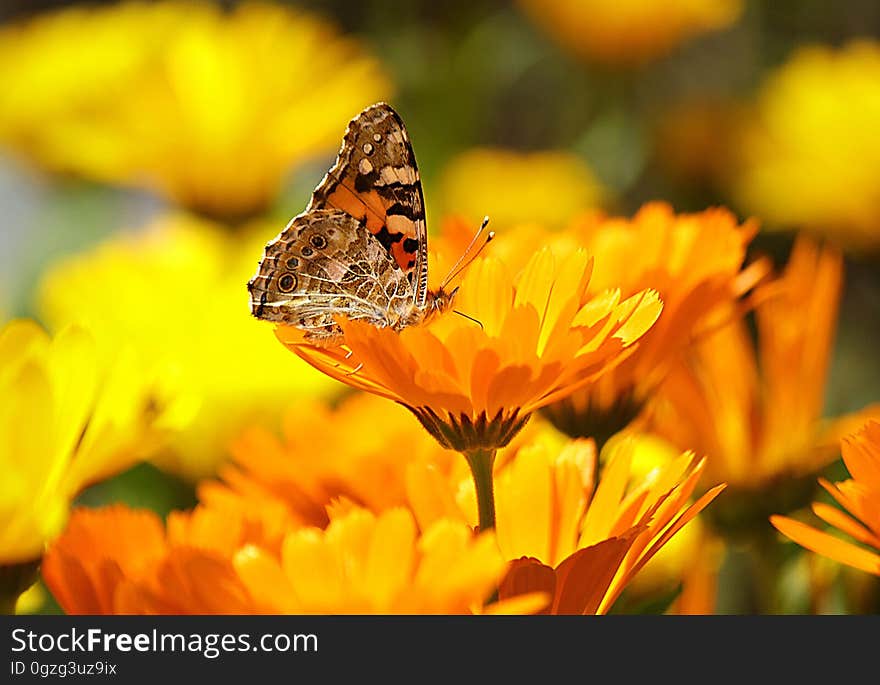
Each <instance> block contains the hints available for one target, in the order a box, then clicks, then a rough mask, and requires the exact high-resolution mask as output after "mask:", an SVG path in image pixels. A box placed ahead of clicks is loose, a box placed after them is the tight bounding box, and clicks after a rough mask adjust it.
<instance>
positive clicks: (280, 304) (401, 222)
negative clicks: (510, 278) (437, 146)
mask: <svg viewBox="0 0 880 685" xmlns="http://www.w3.org/2000/svg"><path fill="white" fill-rule="evenodd" d="M485 223H486V222H485V221H484V222H483V226H481V228H480V231H479V232H478V234H477V236H479V235H480V233H482V229H483V228H485ZM491 237H492V233H491V232H490V233H489V234H488V237H487V239H486V241H485V242H488V240H489V239H491ZM476 240H477V237H476V236H475V238H474V241H473V242H472V244H471V247H473V246H474V245H475V244H476ZM485 242H484V243H483V245H485ZM470 249H471V248H468V250H467V251H465V254H464V255H462V259H460V260H459V263H458V264H457V265H456V267H453V270H452V272H450V276H449V277H447V278H446V279H445V281H444V285H441V286H440V287H439V288H438V289H437V290H436V291H431V290H429V289H428V235H427V226H426V223H425V202H424V198H423V196H422V185H421V182H420V180H419V171H418V167H417V166H416V158H415V155H414V153H413V149H412V145H411V144H410V140H409V136H408V135H407V132H406V128H405V127H404V124H403V121H402V120H401V118H400V116H399V115H398V114H397V112H395V111H394V110H393V109H392V108H391V107H390V106H388V105H387V104H385V103H378V104H375V105H372V106H371V107H368V108H367V109H365V110H364V111H363V112H361V113H360V114H358V115H357V116H356V117H355V118H354V119H352V120H351V122H350V123H349V125H348V129H347V130H346V131H345V135H344V137H343V139H342V147H341V148H340V150H339V155H338V157H337V159H336V162H335V163H334V164H333V166H332V167H331V168H330V170H329V171H328V172H327V174H326V175H325V176H324V178H323V179H322V181H321V182H320V183H319V184H318V187H317V188H316V189H315V191H314V193H313V194H312V199H311V201H310V202H309V205H308V207H307V208H306V211H305V212H303V213H302V214H299V215H298V216H296V217H294V218H293V219H292V220H291V221H290V223H289V224H288V225H287V226H286V227H285V229H284V230H283V231H282V232H281V233H280V234H279V235H278V236H277V237H275V238H274V239H273V240H271V241H270V242H269V243H268V244H267V245H266V249H265V251H264V253H263V257H262V259H261V260H260V264H259V267H258V269H257V273H256V275H255V276H254V277H253V278H252V279H251V280H250V281H249V282H248V291H249V292H250V297H251V311H252V313H253V314H254V316H256V317H257V318H259V319H266V320H268V321H276V322H280V323H285V324H290V325H293V326H297V327H298V328H301V329H303V330H304V331H306V336H305V337H306V338H307V339H309V340H311V341H313V342H318V343H323V344H334V343H335V342H337V341H338V339H339V337H340V335H341V333H342V329H341V328H340V327H339V324H337V323H336V321H335V320H334V317H335V316H337V315H344V316H346V317H348V318H349V319H353V320H362V321H368V322H369V323H371V324H373V325H375V326H378V327H386V326H390V327H391V328H394V329H395V330H401V329H402V328H404V327H406V326H411V325H414V324H418V323H421V322H423V321H425V320H426V319H428V318H429V317H430V316H432V315H434V314H437V313H439V312H442V311H444V310H446V309H448V308H449V307H450V305H451V304H452V300H453V297H454V296H455V290H453V291H451V292H446V291H445V290H444V287H445V285H446V284H448V283H449V282H450V281H451V279H452V278H453V277H454V276H455V275H456V274H457V273H459V272H460V271H461V268H463V267H462V263H463V261H464V258H465V257H466V256H467V254H468V252H470ZM474 256H476V255H474ZM459 267H461V268H459Z"/></svg>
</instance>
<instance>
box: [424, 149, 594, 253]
mask: <svg viewBox="0 0 880 685" xmlns="http://www.w3.org/2000/svg"><path fill="white" fill-rule="evenodd" d="M437 190H438V191H439V193H438V194H437V196H438V197H439V204H440V210H441V211H440V212H439V213H440V214H442V215H450V214H453V213H454V214H455V215H456V216H460V217H462V219H463V222H464V223H466V224H467V226H468V227H469V230H468V232H469V233H470V234H471V235H472V234H473V227H474V226H476V225H478V224H479V222H480V220H481V219H482V218H483V217H484V216H486V215H488V216H489V217H491V219H492V225H493V226H494V227H502V229H503V230H505V231H506V229H507V227H508V226H515V225H518V224H522V223H533V222H534V223H538V224H542V225H546V226H552V227H557V226H561V225H563V224H564V223H566V222H568V221H569V219H570V218H571V217H572V216H573V215H575V214H577V213H578V212H581V211H584V210H587V209H592V208H595V207H599V206H601V204H602V203H603V202H604V200H605V196H606V194H607V191H606V190H605V189H604V188H603V187H602V186H601V185H600V183H599V181H598V179H597V178H596V177H595V175H594V174H593V172H592V170H591V169H590V168H589V167H588V166H587V164H586V162H584V161H583V160H582V159H581V158H580V157H578V156H577V155H573V154H571V153H569V152H563V151H544V152H531V153H523V152H515V151H513V150H504V149H494V148H476V149H472V150H468V151H466V152H464V153H462V154H460V155H458V156H457V157H455V158H453V159H452V161H450V162H449V163H448V164H447V165H446V167H445V168H444V170H443V174H442V176H441V178H440V181H439V184H438V187H437ZM548 197H552V198H553V202H547V198H548ZM467 238H470V235H468V236H467Z"/></svg>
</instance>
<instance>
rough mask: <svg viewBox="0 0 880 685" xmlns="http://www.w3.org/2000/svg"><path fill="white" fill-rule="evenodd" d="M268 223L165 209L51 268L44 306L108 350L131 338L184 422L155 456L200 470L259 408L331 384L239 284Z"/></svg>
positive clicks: (183, 469) (184, 469) (272, 408)
mask: <svg viewBox="0 0 880 685" xmlns="http://www.w3.org/2000/svg"><path fill="white" fill-rule="evenodd" d="M261 235H265V229H264V228H263V229H259V228H258V229H257V230H255V231H254V232H253V233H252V234H251V233H247V232H246V233H243V234H238V235H233V234H230V233H228V232H227V231H224V230H222V229H221V228H220V227H218V226H215V225H213V224H210V223H208V222H206V221H201V220H196V219H193V218H191V217H188V216H185V215H173V216H165V217H160V218H158V219H156V220H155V221H153V222H152V223H151V224H150V225H148V226H146V227H144V228H143V229H142V230H140V231H137V232H132V233H129V234H120V235H119V236H117V237H114V238H112V239H109V240H108V241H106V242H104V243H103V244H100V245H98V246H97V247H95V248H93V249H91V250H89V251H87V252H84V253H81V254H77V255H73V256H68V257H66V258H64V259H62V260H60V261H59V262H58V263H57V264H55V265H53V266H51V267H50V268H49V270H48V272H47V273H46V274H45V276H44V278H43V279H42V282H41V284H40V291H39V310H40V312H41V314H42V316H43V317H44V318H45V320H47V321H48V322H49V323H50V324H51V325H52V326H53V327H56V328H57V327H59V326H62V325H64V324H65V323H66V322H69V321H84V322H87V323H88V325H89V326H90V327H91V328H92V329H93V330H94V331H95V335H96V337H97V338H98V342H99V346H100V349H101V351H102V353H108V352H112V351H113V350H115V349H117V348H119V347H122V346H131V347H133V348H134V350H135V351H136V353H137V355H138V359H139V363H140V364H141V365H143V366H144V368H149V369H151V370H152V371H153V372H154V373H155V374H157V375H158V377H159V379H160V381H161V383H162V386H163V387H164V388H165V389H166V390H167V392H168V393H169V394H170V395H172V396H173V397H174V398H175V400H176V402H175V410H176V412H177V414H178V416H177V423H178V424H179V426H180V430H179V431H177V433H176V434H175V435H174V436H172V439H171V442H170V446H168V447H167V448H166V449H164V450H163V451H162V452H161V453H159V454H157V455H155V460H156V462H157V463H158V464H159V465H161V466H163V467H165V468H168V469H170V470H172V471H174V472H176V473H179V474H182V475H184V476H186V477H190V478H198V477H202V476H206V475H209V474H211V473H213V471H214V469H215V467H216V465H217V463H218V462H219V461H220V460H221V459H223V458H224V457H225V446H226V443H227V442H228V440H229V439H230V438H231V437H232V436H233V435H235V434H237V432H238V431H239V429H240V428H241V427H242V426H244V425H247V424H248V423H249V422H250V421H251V420H253V419H254V418H255V417H267V418H269V417H275V416H278V415H279V414H280V412H281V410H282V409H283V407H284V406H286V405H287V404H288V403H289V402H290V398H291V397H292V396H293V395H294V394H296V393H319V394H324V395H325V396H326V395H327V394H328V391H329V390H330V386H331V384H330V383H329V382H328V381H327V380H326V379H325V378H324V377H322V376H321V375H320V374H318V373H316V372H315V371H314V370H312V369H310V368H308V367H307V366H306V365H305V364H292V363H291V360H290V358H289V355H285V353H284V351H283V349H281V348H280V347H279V346H278V344H277V343H274V341H272V339H271V335H270V334H269V331H268V330H267V329H266V328H265V325H264V324H262V323H261V322H259V321H256V320H254V319H253V318H252V317H251V316H250V315H249V312H248V304H247V293H246V292H244V291H243V288H242V285H241V284H242V283H244V282H247V279H248V278H249V277H250V274H251V272H252V271H253V266H254V258H253V255H254V254H259V251H260V250H261V249H262V247H261V246H262V242H263V239H262V238H261V237H260V236H261Z"/></svg>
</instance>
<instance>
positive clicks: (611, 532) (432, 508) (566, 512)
mask: <svg viewBox="0 0 880 685" xmlns="http://www.w3.org/2000/svg"><path fill="white" fill-rule="evenodd" d="M593 450H594V447H593V444H592V441H588V440H583V439H578V440H572V441H569V442H567V443H565V444H564V445H563V446H562V447H561V448H560V447H558V446H553V445H552V444H550V443H548V442H546V441H535V442H533V443H532V444H525V445H523V446H521V447H520V449H519V450H518V451H517V452H516V453H515V455H513V456H512V457H511V458H510V459H509V460H508V462H507V463H506V464H503V465H500V466H498V467H497V468H496V474H495V482H496V493H495V495H496V500H497V521H496V535H497V538H498V546H499V548H500V549H501V553H502V555H503V557H504V558H505V559H508V560H510V561H511V562H512V564H511V567H510V570H509V572H508V574H507V575H506V577H505V579H504V581H502V583H501V586H500V591H499V596H500V597H501V599H502V600H509V599H511V598H513V597H516V596H518V595H519V594H521V593H526V592H546V593H547V594H548V595H549V596H550V597H552V598H553V599H552V601H551V603H550V605H549V607H548V608H547V610H546V611H548V612H550V613H605V612H607V611H608V610H609V609H610V608H611V606H612V605H613V604H614V602H615V600H616V599H617V598H618V597H619V595H620V593H621V592H622V591H623V589H624V588H625V587H626V586H627V585H628V584H629V583H630V582H631V581H632V579H633V578H634V577H635V575H636V574H637V573H638V572H639V571H640V570H641V568H642V567H643V566H644V565H645V564H646V563H647V562H648V560H649V559H651V558H652V557H653V556H654V555H655V554H656V553H657V552H658V551H659V550H660V549H662V548H663V546H664V545H666V544H667V543H668V541H669V540H670V539H672V538H673V537H674V536H676V535H678V534H679V530H681V528H682V527H684V526H685V524H687V523H688V522H689V521H691V520H692V519H693V518H694V517H695V516H696V515H697V514H698V513H699V512H700V511H701V510H702V509H703V508H704V507H705V506H706V505H707V504H708V503H709V502H711V501H712V499H713V498H714V497H715V496H716V495H717V494H718V493H719V492H720V490H721V486H720V487H718V488H714V489H712V490H710V491H709V492H708V493H706V494H705V495H704V496H703V497H702V498H700V500H699V501H697V502H696V503H694V504H692V505H690V506H688V500H689V498H690V496H691V493H692V492H693V490H694V487H695V486H696V483H697V480H698V479H699V478H700V475H701V473H702V470H703V461H697V460H696V459H695V458H694V457H693V455H691V454H687V453H686V454H683V455H680V456H678V457H677V458H676V459H674V460H672V461H671V462H670V463H668V464H665V465H663V466H662V467H658V468H656V469H653V470H652V471H651V472H650V473H649V474H647V475H644V476H640V475H639V474H638V470H639V469H638V468H637V467H635V466H633V441H632V440H631V439H627V440H625V441H622V442H618V444H617V445H616V446H615V447H614V448H610V456H609V459H608V463H607V466H606V468H605V470H604V472H603V476H602V478H601V480H600V481H599V484H598V487H595V488H594V475H595V474H594V469H593V467H594V463H595V455H594V452H593ZM423 476H424V477H422V478H420V479H419V481H418V482H419V484H420V485H421V487H420V488H418V489H416V488H413V489H412V490H411V494H410V497H411V506H412V508H413V510H414V511H415V512H417V517H418V519H419V522H420V524H421V525H422V527H425V526H427V525H430V523H431V521H432V520H433V519H434V518H441V519H442V518H444V517H446V518H455V517H457V518H460V519H462V520H465V521H468V522H471V523H472V522H473V521H474V514H475V509H476V507H475V506H474V496H475V493H474V489H473V484H471V483H469V482H468V481H461V482H460V485H459V486H458V487H457V488H456V487H454V485H453V484H451V483H443V482H440V481H436V480H435V481H433V484H434V487H433V488H432V487H431V480H430V478H429V477H427V474H423ZM447 488H448V490H447ZM444 502H445V503H446V504H445V506H443V505H442V503H444ZM438 503H440V505H439V506H438Z"/></svg>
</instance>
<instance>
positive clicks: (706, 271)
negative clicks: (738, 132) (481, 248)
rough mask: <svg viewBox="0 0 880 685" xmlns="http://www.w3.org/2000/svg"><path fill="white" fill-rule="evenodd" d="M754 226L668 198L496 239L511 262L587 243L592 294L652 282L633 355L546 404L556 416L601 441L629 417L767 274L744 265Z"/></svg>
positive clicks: (626, 291)
mask: <svg viewBox="0 0 880 685" xmlns="http://www.w3.org/2000/svg"><path fill="white" fill-rule="evenodd" d="M756 231H757V226H756V224H755V223H754V222H751V221H749V222H746V223H745V224H739V223H738V221H737V219H736V217H735V216H734V215H733V214H732V213H731V212H729V211H728V210H726V209H723V208H714V209H707V210H705V211H703V212H698V213H692V214H676V213H675V212H674V211H673V209H672V208H671V207H670V206H669V205H668V204H665V203H660V202H654V203H649V204H646V205H645V206H643V207H642V208H641V209H640V210H639V211H638V212H637V213H636V214H635V216H633V217H632V219H626V218H622V217H606V216H602V215H598V214H590V215H585V216H582V217H580V218H578V219H575V220H574V221H573V222H572V224H571V226H570V227H569V228H568V229H567V230H564V231H560V232H556V233H552V234H549V235H548V234H547V233H546V232H542V231H539V230H536V229H534V228H532V227H521V228H520V229H519V230H516V231H513V232H511V234H510V235H506V236H505V239H504V240H499V241H498V242H497V245H493V249H495V250H496V252H498V253H499V254H500V256H501V258H502V259H505V260H506V261H507V262H508V263H509V264H512V265H519V264H523V263H525V261H526V260H527V259H528V258H529V255H531V254H532V253H533V251H534V250H537V249H538V247H539V245H541V244H544V243H547V242H549V243H550V244H551V245H552V246H553V248H554V250H556V251H558V252H559V253H562V254H566V253H568V252H570V251H572V250H575V249H577V247H578V246H579V245H584V246H585V247H586V249H587V251H588V252H589V253H590V254H591V255H593V256H594V258H595V268H594V270H593V276H592V278H591V280H590V285H589V292H590V293H591V294H598V293H600V292H603V291H606V290H607V289H609V288H614V287H617V288H619V289H620V292H621V293H622V297H624V298H629V297H632V296H634V295H635V294H636V293H638V292H641V291H643V290H644V289H646V288H650V289H652V290H655V291H657V292H658V293H659V296H660V299H661V300H662V302H663V311H662V313H661V314H660V316H659V318H658V319H657V322H656V323H655V324H654V325H653V326H652V327H651V328H650V330H648V331H647V332H646V333H645V334H644V335H643V336H642V337H641V339H640V340H639V345H638V349H637V350H636V351H635V352H634V354H632V355H631V356H630V357H629V358H627V359H626V360H624V361H623V362H622V363H621V364H620V365H618V366H616V367H615V368H614V369H613V370H611V371H610V372H609V373H606V374H603V376H602V377H601V378H599V379H597V381H596V382H595V383H593V384H591V385H590V386H589V387H587V388H585V389H583V390H580V391H578V392H574V393H571V394H570V395H569V396H568V397H567V398H564V399H561V400H557V402H555V403H554V404H552V405H551V406H549V407H548V408H547V413H548V415H549V416H551V418H552V419H553V421H554V422H555V423H556V424H557V425H558V426H559V427H560V428H562V429H563V430H565V431H566V432H567V433H569V434H570V435H576V436H584V437H595V438H596V439H598V440H599V441H600V443H602V442H604V441H605V440H607V439H608V437H610V435H612V434H613V433H615V432H617V431H619V430H621V429H622V428H624V427H625V426H626V425H627V424H628V423H629V422H630V421H632V420H633V419H634V418H635V417H636V416H637V415H638V414H639V412H640V411H641V409H642V406H643V404H644V403H645V401H646V400H647V399H649V398H650V397H651V395H652V394H653V393H654V391H655V389H656V388H657V386H658V384H659V383H660V382H661V381H662V379H663V377H664V376H665V374H666V372H667V371H668V369H669V367H670V365H671V364H673V363H674V362H675V361H677V359H678V358H679V356H680V355H681V354H682V353H683V352H684V351H685V350H686V349H687V348H688V347H689V346H690V345H691V344H692V343H693V341H694V340H695V339H697V338H699V336H700V335H701V334H703V333H704V332H705V330H706V329H708V327H709V326H710V325H717V324H712V323H710V320H711V319H712V317H713V316H716V315H717V312H718V310H719V309H720V308H725V309H726V308H728V307H730V305H731V303H734V302H735V301H736V300H737V299H738V298H739V297H740V296H741V295H742V294H744V293H745V292H746V291H747V290H748V289H749V288H751V287H752V285H753V284H754V283H755V282H756V281H758V280H759V279H760V278H762V277H763V275H764V274H765V272H766V268H767V264H766V262H765V261H763V260H759V261H757V262H755V263H753V264H751V265H749V266H745V259H746V249H747V248H748V245H749V243H750V241H751V240H752V238H753V237H754V235H755V233H756ZM684 448H685V446H684V445H682V449H684Z"/></svg>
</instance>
